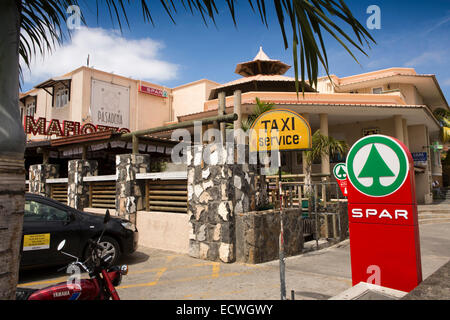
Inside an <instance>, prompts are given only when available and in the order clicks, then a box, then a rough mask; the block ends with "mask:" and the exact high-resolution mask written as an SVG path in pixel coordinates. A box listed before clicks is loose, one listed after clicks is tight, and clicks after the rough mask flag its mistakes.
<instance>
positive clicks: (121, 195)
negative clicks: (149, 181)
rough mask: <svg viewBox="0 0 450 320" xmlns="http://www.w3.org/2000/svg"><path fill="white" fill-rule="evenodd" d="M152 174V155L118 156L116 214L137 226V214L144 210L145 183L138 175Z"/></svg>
mask: <svg viewBox="0 0 450 320" xmlns="http://www.w3.org/2000/svg"><path fill="white" fill-rule="evenodd" d="M147 172H150V155H148V154H121V155H117V156H116V174H117V182H116V212H117V214H118V215H119V216H122V217H124V218H125V219H128V220H130V221H131V222H133V223H134V224H136V214H137V212H138V211H139V210H143V209H144V207H145V205H144V195H145V181H144V180H137V179H136V174H138V173H147Z"/></svg>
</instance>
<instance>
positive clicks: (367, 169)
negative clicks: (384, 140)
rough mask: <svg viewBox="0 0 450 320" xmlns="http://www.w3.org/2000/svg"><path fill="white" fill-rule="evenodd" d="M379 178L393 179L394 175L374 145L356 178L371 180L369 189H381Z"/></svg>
mask: <svg viewBox="0 0 450 320" xmlns="http://www.w3.org/2000/svg"><path fill="white" fill-rule="evenodd" d="M380 177H395V174H394V173H393V172H392V171H391V169H389V167H388V166H387V165H386V162H384V160H383V158H382V157H381V155H380V153H379V152H378V150H377V148H376V147H375V144H372V148H371V149H370V153H369V156H368V157H367V161H366V164H365V165H364V167H363V168H362V170H361V172H360V173H359V175H358V178H372V179H373V182H372V185H371V188H380V187H383V186H382V185H381V183H380Z"/></svg>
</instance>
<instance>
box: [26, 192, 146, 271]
mask: <svg viewBox="0 0 450 320" xmlns="http://www.w3.org/2000/svg"><path fill="white" fill-rule="evenodd" d="M103 217H104V216H103V215H99V214H93V213H87V212H82V211H79V210H76V209H74V208H71V207H68V206H66V205H64V204H62V203H60V202H58V201H55V200H53V199H50V198H47V197H43V196H40V195H36V194H30V193H27V194H25V212H24V219H23V236H22V244H21V254H22V257H21V261H20V267H21V268H25V267H31V266H48V265H62V264H65V263H68V262H70V261H71V258H70V257H68V256H66V255H63V254H61V253H60V252H58V250H57V246H58V244H59V243H60V242H61V241H62V240H64V239H65V240H66V244H65V246H64V251H65V252H67V253H70V254H72V255H74V256H77V257H79V258H82V259H87V258H88V257H89V255H90V254H92V253H91V252H88V251H89V250H88V240H89V239H93V240H96V239H98V237H99V236H100V234H101V232H102V230H103V228H106V230H105V233H104V236H103V237H102V239H101V242H100V244H101V245H102V246H103V247H104V248H105V249H104V251H103V253H102V254H111V256H112V257H113V258H112V260H111V264H115V262H116V261H117V259H118V258H119V257H120V256H121V255H122V254H130V253H132V252H134V251H136V249H137V242H138V235H139V234H138V231H137V229H136V227H135V226H134V225H133V224H132V223H131V222H130V221H128V220H125V219H120V218H117V217H111V220H110V221H109V222H108V224H106V226H105V225H104V223H103ZM72 260H73V259H72Z"/></svg>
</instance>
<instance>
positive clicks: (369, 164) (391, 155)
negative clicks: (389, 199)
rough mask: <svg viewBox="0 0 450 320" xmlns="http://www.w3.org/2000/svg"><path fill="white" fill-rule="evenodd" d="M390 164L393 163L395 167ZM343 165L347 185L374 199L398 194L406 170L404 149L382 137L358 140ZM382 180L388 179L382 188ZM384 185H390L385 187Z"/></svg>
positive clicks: (405, 175)
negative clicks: (345, 167)
mask: <svg viewBox="0 0 450 320" xmlns="http://www.w3.org/2000/svg"><path fill="white" fill-rule="evenodd" d="M369 148H370V149H369ZM369 150H370V151H369ZM367 153H368V155H367ZM392 163H395V165H394V167H392ZM346 164H347V178H348V180H349V181H350V183H351V184H352V185H353V186H354V187H355V188H356V189H357V190H358V191H360V192H361V193H363V194H365V195H368V196H373V197H383V196H387V195H390V194H392V193H394V192H395V191H397V190H398V189H399V188H400V187H401V186H402V185H403V183H404V182H405V180H406V177H407V176H408V170H409V162H408V158H407V156H406V153H405V151H404V150H403V148H402V147H401V146H400V145H399V144H398V143H397V141H396V140H394V139H392V138H390V137H387V136H383V135H371V136H367V137H364V138H362V139H360V140H358V141H357V142H356V143H355V144H354V145H353V146H352V148H351V149H350V151H349V153H348V155H347V163H346ZM356 168H357V169H356ZM393 168H395V169H393ZM367 178H370V179H371V181H370V180H369V181H367ZM382 178H390V179H385V180H384V181H383V182H384V185H383V184H382ZM386 182H387V183H389V184H388V185H386Z"/></svg>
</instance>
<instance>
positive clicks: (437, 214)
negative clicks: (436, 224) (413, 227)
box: [419, 213, 450, 221]
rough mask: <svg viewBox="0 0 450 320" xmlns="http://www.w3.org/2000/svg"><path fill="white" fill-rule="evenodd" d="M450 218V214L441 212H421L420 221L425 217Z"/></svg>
mask: <svg viewBox="0 0 450 320" xmlns="http://www.w3.org/2000/svg"><path fill="white" fill-rule="evenodd" d="M435 218H439V219H450V214H439V213H425V214H419V221H420V220H423V219H435Z"/></svg>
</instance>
